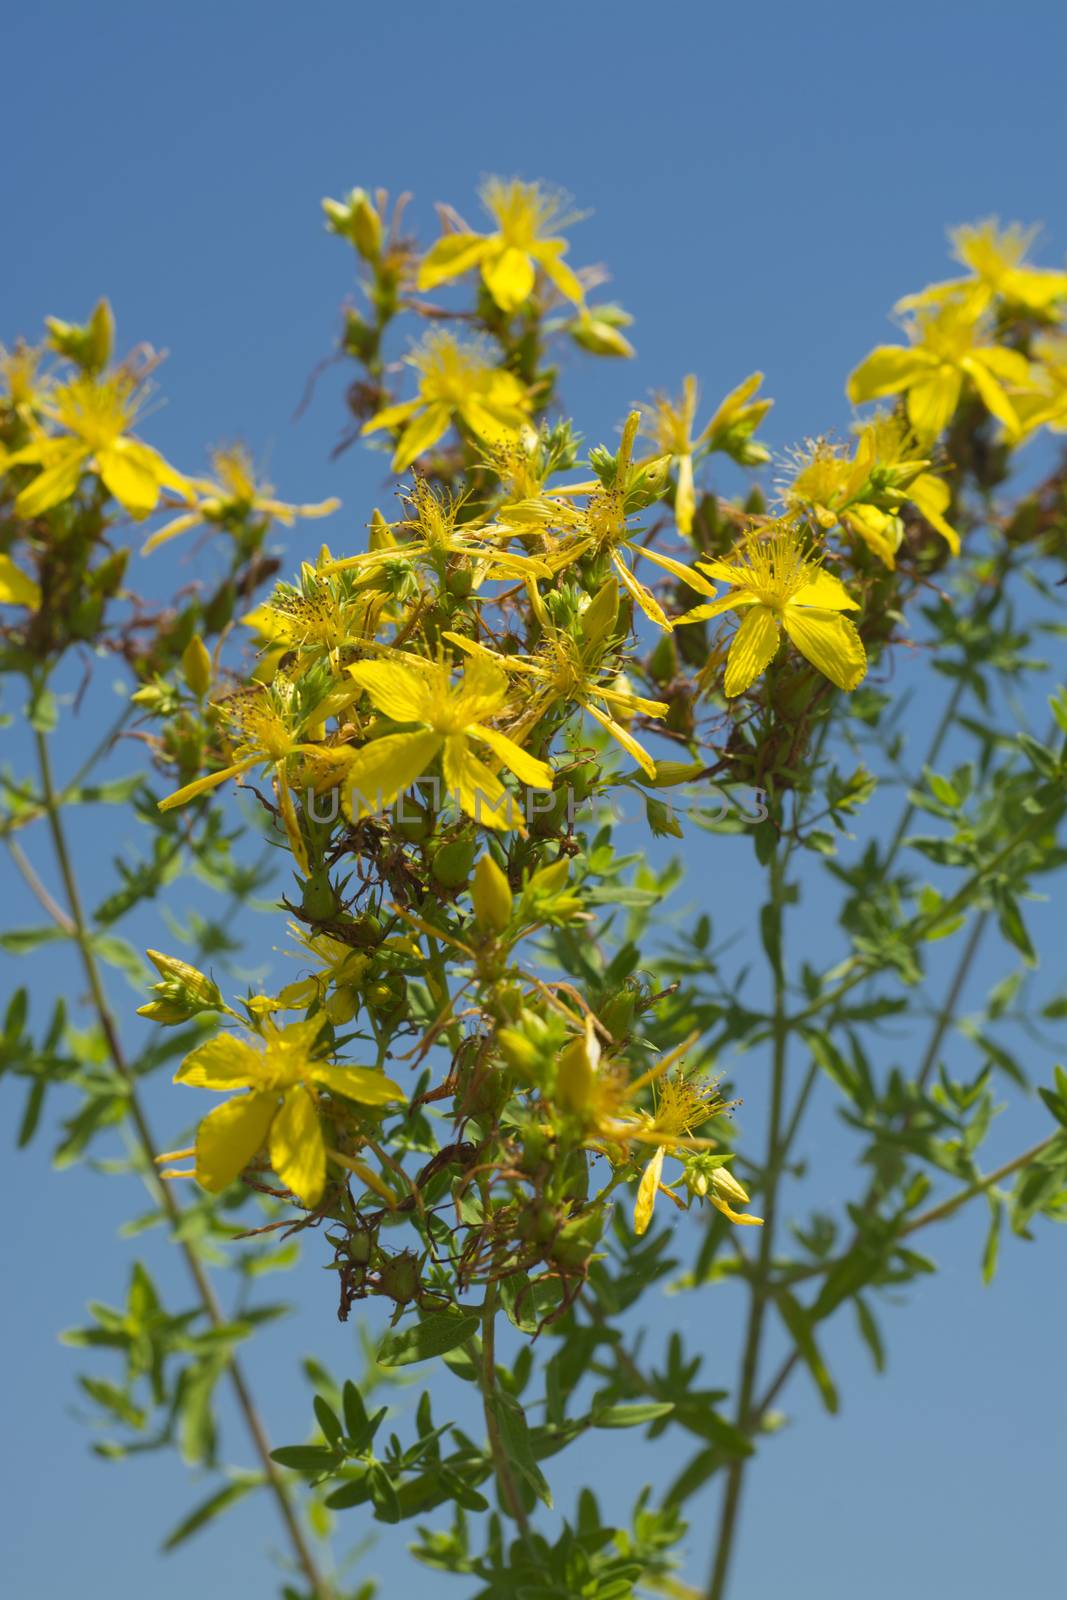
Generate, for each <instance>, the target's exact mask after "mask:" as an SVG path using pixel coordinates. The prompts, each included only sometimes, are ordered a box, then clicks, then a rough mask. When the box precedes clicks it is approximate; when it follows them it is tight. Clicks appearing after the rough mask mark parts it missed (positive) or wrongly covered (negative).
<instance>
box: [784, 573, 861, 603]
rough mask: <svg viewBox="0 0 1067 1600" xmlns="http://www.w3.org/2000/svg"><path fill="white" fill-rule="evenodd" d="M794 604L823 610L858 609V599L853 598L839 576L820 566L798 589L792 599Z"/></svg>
mask: <svg viewBox="0 0 1067 1600" xmlns="http://www.w3.org/2000/svg"><path fill="white" fill-rule="evenodd" d="M792 603H793V605H795V606H818V607H819V608H820V609H821V610H823V611H858V610H859V601H858V600H853V598H852V596H851V595H850V594H849V592H848V590H847V589H846V588H845V586H844V584H843V583H842V582H841V579H840V578H835V577H834V575H833V573H832V572H827V570H826V568H825V567H820V568H819V570H818V571H817V572H816V573H815V574H814V575H813V577H812V578H811V580H810V582H808V583H806V584H805V585H804V587H803V588H802V589H798V590H797V592H796V594H795V595H794V596H793V600H792Z"/></svg>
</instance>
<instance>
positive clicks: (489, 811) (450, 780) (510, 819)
mask: <svg viewBox="0 0 1067 1600" xmlns="http://www.w3.org/2000/svg"><path fill="white" fill-rule="evenodd" d="M442 767H443V770H444V775H445V788H446V790H447V792H448V794H449V796H450V797H454V798H455V799H456V800H457V801H458V803H459V806H460V809H461V810H462V811H463V812H464V813H465V815H466V816H468V817H473V819H474V821H475V822H477V823H480V824H481V826H482V827H483V828H497V829H504V828H517V829H518V830H519V832H520V833H524V832H525V831H526V829H525V824H524V822H523V817H522V812H521V811H520V809H519V807H518V806H517V805H516V804H515V801H514V799H513V798H512V796H511V795H510V794H508V792H507V790H506V789H505V788H504V785H503V784H502V783H501V782H500V779H499V778H498V777H497V776H496V774H495V773H494V772H490V770H489V768H488V767H487V766H486V765H485V763H484V762H483V761H479V760H478V758H477V756H476V755H475V754H474V752H473V751H472V750H471V748H470V746H469V745H468V743H467V741H466V739H465V738H464V737H463V735H462V734H452V735H450V737H449V738H448V739H446V740H445V749H444V757H443V760H442Z"/></svg>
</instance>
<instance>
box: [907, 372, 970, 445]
mask: <svg viewBox="0 0 1067 1600" xmlns="http://www.w3.org/2000/svg"><path fill="white" fill-rule="evenodd" d="M961 383H962V379H961V377H960V374H959V373H958V372H957V371H956V369H955V367H938V368H936V369H935V370H934V371H933V372H931V373H930V375H929V377H926V378H923V380H922V382H921V383H916V384H915V385H914V386H913V387H912V388H910V389H909V390H908V401H907V407H908V421H909V422H910V423H911V425H912V427H913V428H914V429H915V432H916V433H917V434H918V435H919V437H920V438H925V439H931V438H933V437H934V436H935V435H936V434H939V433H940V432H941V430H942V429H943V428H945V427H947V426H948V424H949V423H950V422H951V421H952V418H953V416H954V415H955V411H956V407H957V405H958V404H959V399H960V386H961Z"/></svg>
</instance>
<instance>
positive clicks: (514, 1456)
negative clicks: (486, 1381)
mask: <svg viewBox="0 0 1067 1600" xmlns="http://www.w3.org/2000/svg"><path fill="white" fill-rule="evenodd" d="M487 1404H488V1406H489V1410H490V1413H491V1414H492V1417H493V1420H494V1421H495V1423H496V1427H497V1431H498V1433H499V1435H500V1443H501V1445H502V1446H503V1448H504V1452H505V1454H506V1455H507V1458H508V1461H509V1463H510V1465H511V1466H513V1467H514V1468H515V1471H516V1472H518V1473H519V1475H520V1477H522V1478H524V1479H525V1481H526V1482H527V1483H528V1484H529V1485H530V1488H531V1489H532V1490H533V1492H534V1494H535V1495H536V1496H537V1498H538V1499H539V1500H541V1501H543V1502H544V1504H545V1505H546V1506H547V1507H548V1509H549V1510H550V1511H551V1509H552V1491H551V1489H550V1488H549V1487H548V1481H547V1479H546V1478H545V1475H544V1473H543V1472H542V1471H541V1468H540V1467H539V1466H538V1465H537V1461H536V1459H535V1457H534V1452H533V1444H532V1442H531V1440H530V1430H529V1429H528V1428H527V1426H526V1416H525V1413H524V1412H523V1409H522V1407H521V1406H520V1405H519V1404H518V1402H517V1401H516V1400H512V1399H511V1398H510V1396H508V1395H505V1394H494V1395H490V1397H489V1399H488V1401H487Z"/></svg>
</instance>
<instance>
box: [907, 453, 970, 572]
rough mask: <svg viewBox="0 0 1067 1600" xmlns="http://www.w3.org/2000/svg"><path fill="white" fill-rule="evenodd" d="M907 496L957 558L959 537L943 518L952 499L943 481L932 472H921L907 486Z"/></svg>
mask: <svg viewBox="0 0 1067 1600" xmlns="http://www.w3.org/2000/svg"><path fill="white" fill-rule="evenodd" d="M907 494H908V499H909V500H910V501H911V503H912V505H914V506H917V507H918V509H919V510H920V511H921V512H922V514H923V516H924V517H925V518H926V520H927V522H928V523H929V524H930V526H931V527H933V528H936V529H937V531H938V533H939V534H940V535H941V537H942V538H943V539H944V540H945V541H946V542H947V544H948V547H949V549H950V550H951V551H952V554H953V555H954V556H958V555H959V553H960V536H959V534H958V533H957V532H956V530H955V528H954V527H953V526H952V524H951V523H950V522H946V521H945V517H944V513H945V511H946V510H947V509H948V505H949V502H950V501H951V499H952V494H951V491H950V489H949V486H948V484H947V483H946V482H945V481H944V479H943V478H938V477H935V476H934V474H933V473H932V472H921V473H920V474H919V476H918V477H917V478H913V479H912V481H911V483H910V484H909V485H908V489H907Z"/></svg>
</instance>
